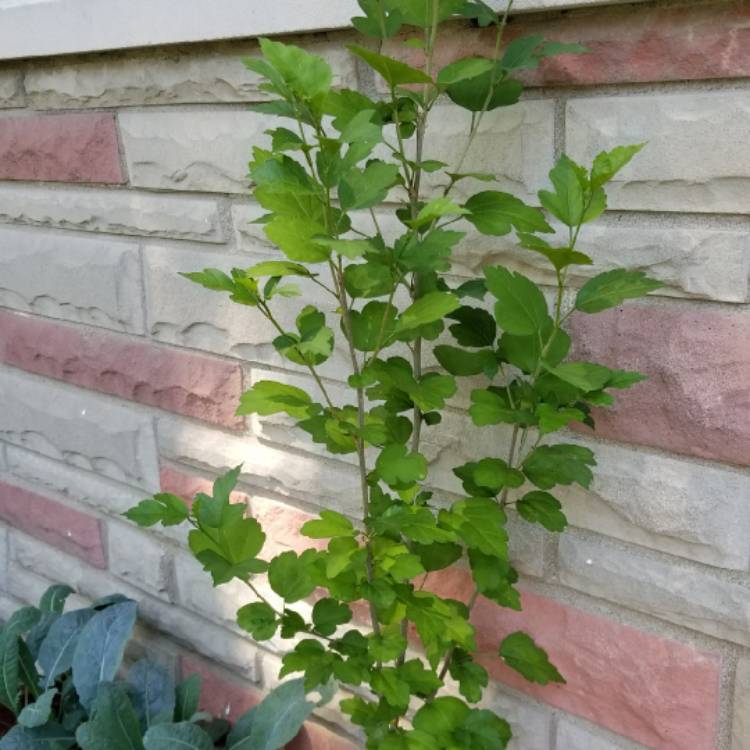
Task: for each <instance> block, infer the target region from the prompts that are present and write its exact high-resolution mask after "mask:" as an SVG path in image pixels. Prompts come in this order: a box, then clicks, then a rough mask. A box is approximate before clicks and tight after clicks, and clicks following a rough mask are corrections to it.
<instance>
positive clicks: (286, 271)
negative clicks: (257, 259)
mask: <svg viewBox="0 0 750 750" xmlns="http://www.w3.org/2000/svg"><path fill="white" fill-rule="evenodd" d="M245 275H246V276H249V277H250V278H253V279H260V278H263V277H264V276H311V275H312V274H311V273H310V271H308V270H307V268H305V267H304V266H302V265H300V264H299V263H291V262H290V261H288V260H266V261H263V263H256V264H255V265H254V266H251V267H250V268H246V269H245Z"/></svg>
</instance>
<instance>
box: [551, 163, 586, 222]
mask: <svg viewBox="0 0 750 750" xmlns="http://www.w3.org/2000/svg"><path fill="white" fill-rule="evenodd" d="M549 177H550V180H552V185H553V186H554V188H555V192H554V193H551V192H549V191H548V190H540V191H539V200H540V201H541V203H542V205H543V206H544V207H545V208H546V209H547V210H548V211H549V212H550V213H551V214H552V215H553V216H554V217H556V218H557V219H559V220H560V221H561V222H562V223H563V224H565V225H566V226H568V227H577V226H578V225H579V224H581V223H582V222H583V216H584V210H585V207H586V206H585V198H586V195H585V191H586V190H587V188H588V178H587V177H586V172H585V170H583V169H582V168H581V167H579V166H578V164H576V163H575V162H574V161H572V160H571V159H569V158H568V157H567V156H565V155H563V156H561V157H560V160H559V161H558V162H557V164H555V166H554V167H553V169H552V171H551V172H550V173H549Z"/></svg>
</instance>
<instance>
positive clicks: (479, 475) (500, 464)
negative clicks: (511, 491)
mask: <svg viewBox="0 0 750 750" xmlns="http://www.w3.org/2000/svg"><path fill="white" fill-rule="evenodd" d="M470 465H471V466H473V474H474V481H475V482H476V483H477V484H478V485H479V486H480V487H487V488H488V489H490V490H492V492H493V493H498V492H500V490H501V489H503V488H504V487H520V486H521V485H522V484H523V475H522V474H521V472H520V471H517V470H516V469H513V468H511V467H510V466H508V464H507V463H505V461H503V460H502V459H501V458H483V459H482V460H481V461H479V462H477V463H476V464H470Z"/></svg>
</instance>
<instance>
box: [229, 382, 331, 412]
mask: <svg viewBox="0 0 750 750" xmlns="http://www.w3.org/2000/svg"><path fill="white" fill-rule="evenodd" d="M315 411H316V409H315V408H314V404H313V401H312V399H311V398H310V396H309V395H308V394H307V393H305V392H304V391H303V390H302V389H301V388H296V387H295V386H293V385H287V384H286V383H277V382H275V381H273V380H259V381H258V382H257V383H255V384H254V385H253V387H252V388H251V389H250V390H249V391H245V392H244V393H243V394H242V396H241V397H240V406H239V407H238V409H237V414H240V415H241V414H260V415H261V416H267V415H269V414H279V413H284V414H288V415H289V416H290V417H294V418H295V419H304V418H305V417H308V416H311V415H312V414H314V413H315Z"/></svg>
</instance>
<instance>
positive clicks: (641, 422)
mask: <svg viewBox="0 0 750 750" xmlns="http://www.w3.org/2000/svg"><path fill="white" fill-rule="evenodd" d="M572 328H573V332H574V341H576V351H575V354H574V356H575V358H576V359H582V360H588V361H593V362H602V363H603V364H607V365H610V366H612V367H619V368H627V369H632V370H638V371H640V372H643V373H645V374H646V375H648V376H649V380H647V381H646V382H644V383H640V384H638V385H637V386H635V387H633V388H632V389H630V390H628V391H623V392H621V393H619V394H618V396H617V403H616V406H615V408H613V409H608V410H599V411H598V413H596V414H595V415H594V416H595V419H596V434H597V435H601V436H602V437H607V438H612V439H614V440H622V441H625V442H629V443H639V444H641V445H650V446H654V447H656V448H663V449H664V450H667V451H673V452H676V453H684V454H687V455H689V456H697V457H699V458H707V459H712V460H717V461H727V462H729V463H735V464H740V465H743V466H748V465H750V316H748V315H746V314H742V313H739V312H738V313H728V312H715V311H711V310H705V309H695V310H685V309H682V308H676V309H675V308H671V307H658V306H656V305H645V304H633V305H626V306H624V307H622V308H616V309H613V310H608V311H606V312H603V313H600V314H598V315H584V314H579V315H576V316H575V317H574V318H573V323H572Z"/></svg>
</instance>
